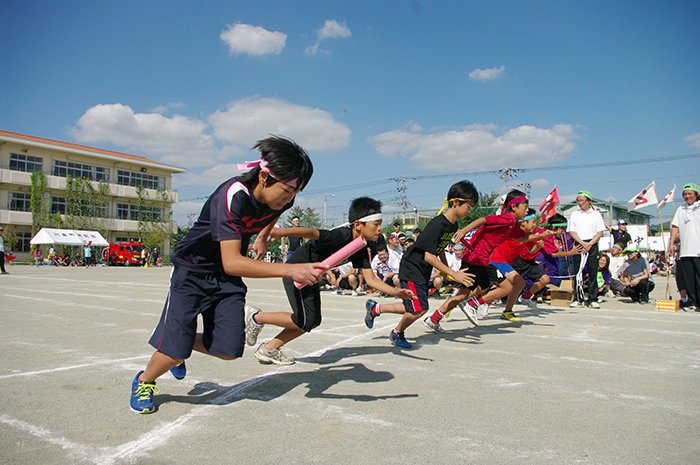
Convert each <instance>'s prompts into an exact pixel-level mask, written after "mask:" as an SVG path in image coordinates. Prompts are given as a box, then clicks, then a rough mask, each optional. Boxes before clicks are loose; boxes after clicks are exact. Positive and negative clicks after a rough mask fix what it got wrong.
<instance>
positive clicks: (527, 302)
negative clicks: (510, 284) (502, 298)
mask: <svg viewBox="0 0 700 465" xmlns="http://www.w3.org/2000/svg"><path fill="white" fill-rule="evenodd" d="M518 301H519V302H520V303H521V304H525V305H527V306H528V307H529V308H530V309H531V310H537V304H536V303H535V301H534V300H532V299H526V298H525V297H523V296H520V297H518Z"/></svg>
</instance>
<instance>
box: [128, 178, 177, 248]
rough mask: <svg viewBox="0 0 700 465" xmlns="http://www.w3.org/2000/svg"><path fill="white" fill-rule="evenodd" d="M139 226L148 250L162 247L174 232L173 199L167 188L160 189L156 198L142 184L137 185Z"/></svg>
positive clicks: (140, 234)
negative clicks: (151, 196)
mask: <svg viewBox="0 0 700 465" xmlns="http://www.w3.org/2000/svg"><path fill="white" fill-rule="evenodd" d="M136 195H137V196H138V201H137V203H136V209H137V211H138V228H139V236H140V237H141V241H142V242H143V243H144V245H145V246H146V248H147V249H148V250H153V249H154V248H156V247H160V249H161V250H163V244H164V242H165V241H166V240H167V239H170V236H171V235H172V234H173V222H172V216H173V211H172V208H171V207H170V206H171V205H172V199H171V198H170V194H169V193H168V191H167V189H158V190H156V192H155V196H154V198H150V197H149V195H148V191H147V190H146V189H144V188H143V187H142V186H136Z"/></svg>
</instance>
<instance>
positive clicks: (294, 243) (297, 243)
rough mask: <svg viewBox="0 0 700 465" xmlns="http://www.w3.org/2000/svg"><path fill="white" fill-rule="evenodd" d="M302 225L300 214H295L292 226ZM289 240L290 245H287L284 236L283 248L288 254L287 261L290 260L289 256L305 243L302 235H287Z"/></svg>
mask: <svg viewBox="0 0 700 465" xmlns="http://www.w3.org/2000/svg"><path fill="white" fill-rule="evenodd" d="M300 225H301V220H300V219H299V217H298V216H296V215H294V217H292V227H294V228H298V227H299V226H300ZM287 240H288V241H289V246H287V243H286V242H285V240H284V238H282V250H283V251H284V253H285V254H286V257H285V262H286V261H287V260H289V257H291V256H292V254H293V253H294V252H296V250H297V249H298V248H299V247H301V244H302V243H303V240H304V239H303V238H302V237H292V236H289V237H287Z"/></svg>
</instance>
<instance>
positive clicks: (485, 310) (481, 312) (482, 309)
mask: <svg viewBox="0 0 700 465" xmlns="http://www.w3.org/2000/svg"><path fill="white" fill-rule="evenodd" d="M476 316H477V317H479V318H486V317H487V316H489V304H487V303H483V304H481V305H479V308H477V309H476Z"/></svg>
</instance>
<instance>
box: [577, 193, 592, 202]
mask: <svg viewBox="0 0 700 465" xmlns="http://www.w3.org/2000/svg"><path fill="white" fill-rule="evenodd" d="M579 195H582V196H584V197H586V198H587V199H588V200H592V198H591V193H590V192H588V191H581V192H579V193H578V194H577V195H576V196H577V197H578V196H579Z"/></svg>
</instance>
